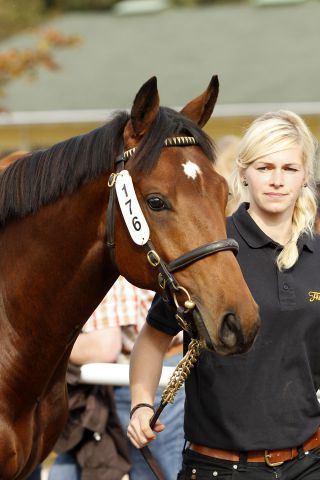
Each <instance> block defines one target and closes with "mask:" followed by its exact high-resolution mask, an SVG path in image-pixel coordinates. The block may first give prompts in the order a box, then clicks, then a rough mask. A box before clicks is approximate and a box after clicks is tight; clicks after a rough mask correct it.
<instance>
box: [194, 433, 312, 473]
mask: <svg viewBox="0 0 320 480" xmlns="http://www.w3.org/2000/svg"><path fill="white" fill-rule="evenodd" d="M317 447H320V428H318V430H317V431H316V433H315V434H314V435H312V437H311V438H309V440H307V441H306V442H305V443H304V444H303V445H302V448H303V450H304V452H308V451H309V450H313V449H314V448H317ZM189 448H190V450H192V451H194V452H197V453H200V454H201V455H206V456H207V457H214V458H219V459H222V460H230V461H231V462H239V460H240V452H234V451H231V450H220V449H218V448H210V447H206V446H204V445H199V444H197V443H191V444H190V446H189ZM298 448H299V447H294V448H283V449H280V450H253V451H250V452H246V453H247V462H256V463H266V464H267V465H269V466H276V465H277V464H278V465H279V464H282V463H283V462H286V461H288V460H292V459H294V458H296V457H297V456H298V454H299V451H298Z"/></svg>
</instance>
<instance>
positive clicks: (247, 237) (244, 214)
mask: <svg viewBox="0 0 320 480" xmlns="http://www.w3.org/2000/svg"><path fill="white" fill-rule="evenodd" d="M248 208H249V203H246V202H245V203H242V204H241V205H240V206H239V208H238V210H237V211H236V212H234V213H233V215H232V219H233V221H234V224H235V227H236V229H237V230H238V232H239V234H240V235H241V237H242V238H243V240H244V241H245V242H246V243H247V244H248V245H249V247H251V248H262V247H265V246H267V245H269V246H271V247H274V248H276V247H279V246H280V245H279V243H277V242H275V241H274V240H272V238H270V237H268V235H266V234H265V233H264V232H263V231H262V230H261V228H260V227H258V225H257V224H256V223H255V221H254V220H253V218H252V217H251V216H250V215H249V213H248ZM313 244H314V239H313V238H311V237H310V235H308V234H307V233H304V234H302V235H301V236H300V238H299V240H298V249H299V252H301V250H302V249H303V248H305V249H307V250H309V251H310V252H313V251H314V245H313Z"/></svg>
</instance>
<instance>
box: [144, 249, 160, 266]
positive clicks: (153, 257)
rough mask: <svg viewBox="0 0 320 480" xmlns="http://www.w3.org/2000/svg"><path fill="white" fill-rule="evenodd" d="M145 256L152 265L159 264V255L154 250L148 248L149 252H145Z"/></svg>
mask: <svg viewBox="0 0 320 480" xmlns="http://www.w3.org/2000/svg"><path fill="white" fill-rule="evenodd" d="M147 258H148V262H149V263H150V265H152V266H153V267H157V266H158V265H160V257H159V255H158V254H157V252H156V251H155V250H149V252H148V253H147Z"/></svg>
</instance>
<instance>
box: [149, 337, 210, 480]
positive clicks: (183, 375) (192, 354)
mask: <svg viewBox="0 0 320 480" xmlns="http://www.w3.org/2000/svg"><path fill="white" fill-rule="evenodd" d="M200 351H201V342H200V341H199V340H196V339H195V338H193V339H192V340H191V341H190V343H189V346H188V350H187V353H186V354H185V356H184V357H183V358H182V359H181V360H180V362H179V363H178V365H177V366H176V368H175V370H174V372H173V374H172V376H171V378H170V380H169V383H168V385H167V386H166V388H165V389H164V391H163V393H162V396H161V402H160V405H159V406H158V408H157V409H156V411H155V413H154V415H153V416H152V418H151V420H150V427H151V428H153V427H154V426H155V424H156V421H157V420H158V418H159V416H160V414H161V412H162V411H163V409H164V407H165V406H166V405H168V403H173V401H174V397H175V396H176V393H177V392H178V390H179V389H180V388H181V387H182V385H183V384H184V382H185V381H186V379H187V377H188V375H189V374H190V370H191V368H192V367H194V365H195V363H196V362H197V360H198V358H199V355H200ZM140 451H141V453H142V455H143V458H144V459H145V461H146V462H147V464H148V465H149V467H150V469H151V471H152V472H153V474H154V475H155V477H156V478H157V480H166V479H165V478H164V476H163V473H162V472H161V469H160V467H159V465H158V463H157V462H156V460H155V459H154V457H153V456H152V454H151V452H150V449H149V447H148V446H146V447H142V448H141V449H140Z"/></svg>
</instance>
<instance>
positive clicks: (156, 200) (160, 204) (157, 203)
mask: <svg viewBox="0 0 320 480" xmlns="http://www.w3.org/2000/svg"><path fill="white" fill-rule="evenodd" d="M147 203H148V205H149V207H150V208H151V210H156V211H159V210H164V209H165V208H166V207H167V206H166V204H165V202H164V201H163V200H162V198H160V197H150V198H148V200H147Z"/></svg>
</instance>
